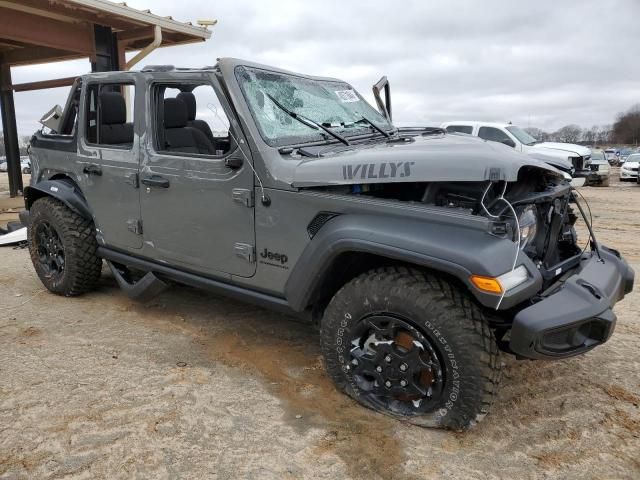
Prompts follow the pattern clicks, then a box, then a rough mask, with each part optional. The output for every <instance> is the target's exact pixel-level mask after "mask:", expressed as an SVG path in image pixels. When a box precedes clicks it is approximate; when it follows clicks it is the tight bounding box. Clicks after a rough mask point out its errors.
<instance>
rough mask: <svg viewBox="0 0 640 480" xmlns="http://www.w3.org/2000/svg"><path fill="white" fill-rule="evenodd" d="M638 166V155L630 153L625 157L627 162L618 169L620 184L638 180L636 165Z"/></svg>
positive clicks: (639, 160)
mask: <svg viewBox="0 0 640 480" xmlns="http://www.w3.org/2000/svg"><path fill="white" fill-rule="evenodd" d="M639 164H640V153H632V154H631V155H629V156H628V157H627V161H626V162H624V163H623V164H622V166H621V167H620V181H621V182H635V181H637V180H638V165H639Z"/></svg>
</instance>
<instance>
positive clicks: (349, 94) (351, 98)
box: [335, 90, 360, 103]
mask: <svg viewBox="0 0 640 480" xmlns="http://www.w3.org/2000/svg"><path fill="white" fill-rule="evenodd" d="M335 92H336V95H337V96H338V98H339V99H340V101H341V102H342V103H350V102H359V101H360V99H359V98H358V95H356V92H354V91H353V90H335Z"/></svg>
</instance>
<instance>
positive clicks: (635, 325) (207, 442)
mask: <svg viewBox="0 0 640 480" xmlns="http://www.w3.org/2000/svg"><path fill="white" fill-rule="evenodd" d="M1 185H2V184H1V182H0V191H1V190H2V186H1ZM581 190H582V192H583V194H584V195H585V196H586V197H587V198H588V199H589V201H590V203H591V207H592V210H593V213H594V220H595V226H596V229H597V231H598V232H599V237H600V239H601V240H602V241H603V242H604V243H607V244H610V245H612V246H615V247H617V248H619V249H620V250H621V251H622V253H623V254H624V255H626V256H627V258H628V259H630V261H631V262H632V263H633V264H634V266H635V268H636V270H639V269H640V241H639V239H640V216H639V213H640V187H638V186H636V185H631V184H619V183H618V182H614V183H612V186H611V187H609V188H601V189H598V188H583V189H581ZM0 195H2V194H1V193H0ZM2 201H5V202H6V198H5V199H4V200H3V199H1V198H0V202H2ZM0 205H6V203H4V204H2V203H0ZM3 208H4V207H3ZM0 220H1V219H0ZM639 309H640V294H638V293H637V292H634V293H633V294H631V295H629V296H628V297H627V298H626V299H625V300H624V301H622V302H621V303H619V304H618V306H617V307H616V313H617V314H618V326H617V329H616V332H615V334H614V336H613V338H612V339H611V341H610V342H608V343H607V344H605V345H604V346H601V347H599V348H597V349H595V350H594V351H592V352H590V353H588V354H586V355H584V356H582V357H578V358H573V359H569V360H563V361H558V362H553V363H552V362H529V361H516V360H513V359H512V358H510V357H506V356H505V357H504V362H505V363H506V369H505V374H504V377H503V384H502V389H501V392H500V394H499V397H498V400H497V402H496V404H495V405H494V408H493V410H492V413H491V414H490V415H489V416H488V417H487V418H486V419H485V420H484V421H483V422H482V423H481V424H480V425H478V426H477V427H476V428H475V429H473V430H471V431H469V432H466V433H452V432H445V431H433V430H427V429H422V428H419V427H414V426H410V425H406V424H403V423H401V422H398V421H395V420H392V419H390V418H387V417H385V416H382V415H378V414H376V413H373V412H371V411H368V410H366V409H364V408H361V407H359V406H358V405H357V404H355V403H354V402H352V401H351V400H350V399H348V398H346V397H345V396H343V395H341V394H339V393H337V392H336V391H335V390H334V389H333V387H332V385H331V383H330V382H329V380H328V379H327V377H326V376H325V374H324V372H323V369H322V366H321V360H320V352H319V348H318V337H317V333H316V332H315V331H314V329H313V328H311V327H309V326H306V325H303V324H299V323H295V322H291V321H289V320H287V319H286V318H282V317H281V316H280V315H277V314H273V313H269V312H267V311H264V310H261V309H258V308H255V307H251V306H247V305H243V304H239V303H236V302H232V301H229V300H227V299H224V298H219V297H212V296H210V295H208V294H206V293H202V292H199V291H196V290H192V289H188V288H175V289H173V290H171V291H169V292H167V293H165V294H163V295H162V296H160V297H158V298H157V299H156V300H154V301H153V302H151V303H150V304H147V305H140V304H137V303H134V302H132V301H130V300H129V299H127V298H126V297H125V296H124V295H123V294H122V293H121V292H120V291H119V290H118V289H117V287H116V286H115V282H114V280H113V278H111V277H110V275H109V274H108V273H107V272H106V271H105V272H104V275H103V279H102V285H101V288H100V289H99V290H98V291H96V292H94V293H92V294H89V295H85V296H83V297H79V298H74V299H69V298H61V297H57V296H55V295H51V294H49V293H47V292H46V291H44V289H43V287H42V285H41V283H40V282H39V280H38V279H37V277H36V275H35V273H34V271H33V268H32V266H31V264H30V261H29V258H28V254H27V251H26V250H14V249H11V248H3V249H1V250H0V478H12V479H13V478H63V477H64V478H87V479H89V478H90V479H94V478H109V479H112V478H187V479H190V478H193V479H202V478H218V479H229V478H249V479H254V478H255V479H270V478H274V479H276V478H277V479H282V478H327V479H334V478H366V479H376V478H385V479H386V478H394V479H396V478H412V479H413V478H471V479H473V478H479V479H483V480H489V479H495V478H505V479H513V478H518V479H529V478H545V479H546V478H563V479H578V478H616V479H623V478H626V479H638V478H640V357H639V356H638V345H639V341H640V319H638V316H637V312H638V310H639Z"/></svg>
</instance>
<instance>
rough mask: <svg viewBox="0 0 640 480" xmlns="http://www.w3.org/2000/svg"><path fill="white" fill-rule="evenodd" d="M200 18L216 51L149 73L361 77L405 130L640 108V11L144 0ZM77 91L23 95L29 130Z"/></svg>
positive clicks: (491, 4)
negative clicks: (206, 21)
mask: <svg viewBox="0 0 640 480" xmlns="http://www.w3.org/2000/svg"><path fill="white" fill-rule="evenodd" d="M127 4H128V5H129V6H131V7H134V8H139V9H145V8H151V9H152V11H153V12H154V13H156V14H160V15H172V16H173V17H174V18H175V19H177V20H183V21H188V20H192V21H195V20H196V19H199V18H216V19H218V20H219V23H218V25H216V26H215V27H213V30H212V31H213V35H212V38H211V39H210V40H209V41H208V42H206V43H204V44H195V45H188V46H181V47H172V48H166V49H160V50H157V51H156V52H154V53H153V54H152V55H150V56H149V57H148V58H146V59H145V60H144V61H143V63H144V64H159V63H168V64H175V65H176V66H204V65H212V64H214V63H215V61H216V58H217V57H222V56H232V57H240V58H246V59H248V60H254V61H258V62H261V63H266V64H272V65H276V66H278V67H282V68H287V69H290V70H294V71H298V72H303V73H309V74H315V75H329V76H335V77H339V78H342V79H344V80H347V81H348V82H349V83H351V84H352V85H354V86H355V87H356V88H357V89H358V90H360V91H361V93H363V94H364V95H365V96H367V97H368V98H371V95H370V88H371V85H372V84H373V83H374V82H375V81H377V80H378V79H379V78H380V77H381V76H382V75H387V77H388V78H389V79H390V81H391V84H392V97H393V104H394V120H395V121H396V123H398V124H403V125H407V124H420V125H437V124H438V123H440V122H442V121H445V120H451V119H478V120H505V121H506V120H510V121H512V122H514V123H517V124H520V125H522V126H527V125H531V126H537V127H540V128H543V129H547V130H553V129H557V128H559V127H561V126H562V125H565V124H569V123H577V124H580V125H583V126H591V125H593V124H606V123H611V122H612V121H613V120H614V118H615V114H616V113H617V112H619V111H622V110H626V109H627V108H628V107H629V106H631V105H632V104H634V103H637V102H638V101H639V100H640V83H639V82H638V81H637V79H638V78H640V62H639V61H638V60H637V52H636V50H637V47H638V45H640V28H638V19H640V2H638V1H637V0H600V1H595V0H593V1H580V0H572V1H569V0H567V1H563V2H558V1H550V0H538V1H536V2H513V1H508V0H503V1H497V0H485V1H482V2H478V1H472V0H466V1H465V0H458V1H455V2H451V1H430V2H424V1H405V2H389V1H385V2H382V1H376V2H345V1H334V0H324V1H308V2H299V1H293V0H281V1H277V2H261V1H250V0H237V1H233V2H229V1H226V2H223V1H220V2H209V1H204V0H201V1H190V2H189V4H188V8H185V5H184V4H185V2H173V1H168V0H160V1H155V2H150V1H149V0H130V1H128V2H127ZM88 69H89V63H88V61H75V62H62V63H58V64H51V65H43V66H33V67H21V68H15V69H14V70H13V77H14V82H15V83H19V82H26V81H34V80H42V79H48V78H57V77H65V76H70V75H74V74H80V73H83V72H86V71H87V70H88ZM66 93H67V89H55V90H48V91H43V92H29V93H20V94H17V95H16V105H17V110H18V123H19V130H20V131H21V132H23V133H29V132H30V131H33V130H34V129H36V128H37V119H38V118H39V117H40V115H41V114H42V113H44V112H45V111H46V110H48V109H49V108H50V107H51V106H52V104H54V103H60V104H63V103H64V101H65V98H66Z"/></svg>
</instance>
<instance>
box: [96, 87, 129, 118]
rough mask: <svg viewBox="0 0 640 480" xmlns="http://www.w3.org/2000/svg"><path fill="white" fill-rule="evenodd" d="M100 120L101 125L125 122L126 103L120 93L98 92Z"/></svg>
mask: <svg viewBox="0 0 640 480" xmlns="http://www.w3.org/2000/svg"><path fill="white" fill-rule="evenodd" d="M100 122H101V123H102V125H115V124H119V123H127V105H126V103H125V101H124V97H123V96H122V94H120V93H118V92H102V93H101V94H100Z"/></svg>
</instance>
